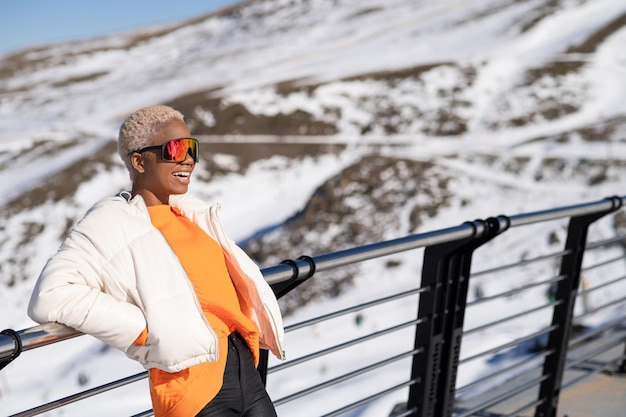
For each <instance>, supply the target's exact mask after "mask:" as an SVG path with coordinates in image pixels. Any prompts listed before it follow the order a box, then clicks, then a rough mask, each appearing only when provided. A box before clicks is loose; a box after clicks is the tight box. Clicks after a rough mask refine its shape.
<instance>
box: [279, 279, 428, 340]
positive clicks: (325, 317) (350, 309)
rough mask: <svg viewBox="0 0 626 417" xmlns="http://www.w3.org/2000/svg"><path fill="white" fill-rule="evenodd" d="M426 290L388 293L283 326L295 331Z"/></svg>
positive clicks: (426, 289) (287, 330)
mask: <svg viewBox="0 0 626 417" xmlns="http://www.w3.org/2000/svg"><path fill="white" fill-rule="evenodd" d="M426 291H429V289H428V288H416V289H412V290H408V291H404V292H401V293H398V294H393V295H390V296H388V297H384V298H379V299H377V300H373V301H369V302H365V303H362V304H359V305H356V306H353V307H348V308H345V309H343V310H339V311H335V312H332V313H328V314H325V315H323V316H318V317H314V318H312V319H309V320H304V321H301V322H299V323H295V324H291V325H288V326H285V333H288V332H292V331H295V330H298V329H302V328H304V327H308V326H312V325H314V324H318V323H322V322H324V321H328V320H331V319H334V318H337V317H341V316H345V315H347V314H349V313H354V312H356V311H361V310H364V309H366V308H369V307H373V306H377V305H380V304H384V303H388V302H391V301H396V300H399V299H401V298H405V297H409V296H411V295H415V294H420V293H422V292H426Z"/></svg>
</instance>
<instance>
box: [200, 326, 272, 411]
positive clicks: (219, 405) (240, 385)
mask: <svg viewBox="0 0 626 417" xmlns="http://www.w3.org/2000/svg"><path fill="white" fill-rule="evenodd" d="M196 417H276V411H275V410H274V405H273V404H272V401H271V400H270V397H269V395H267V391H265V386H264V385H263V381H261V375H260V374H259V372H258V371H257V370H256V368H255V367H254V360H253V358H252V353H251V352H250V349H248V345H246V342H245V341H244V340H243V338H242V337H241V336H240V335H239V333H233V334H231V335H230V336H229V337H228V356H227V358H226V369H225V370H224V383H223V385H222V388H221V389H220V391H219V392H218V393H217V395H216V396H215V398H213V399H212V400H211V401H210V402H209V403H208V404H207V405H205V406H204V408H203V409H202V410H200V412H199V413H198V414H196Z"/></svg>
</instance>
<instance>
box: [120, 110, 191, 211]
mask: <svg viewBox="0 0 626 417" xmlns="http://www.w3.org/2000/svg"><path fill="white" fill-rule="evenodd" d="M188 137H191V134H190V133H189V129H188V128H187V125H186V124H185V122H183V121H182V120H178V119H173V120H172V121H170V122H169V123H167V124H166V125H165V126H164V127H163V128H162V129H160V130H159V131H158V132H157V133H156V134H155V135H154V136H153V137H152V142H151V143H150V144H149V145H148V146H156V145H162V144H164V143H165V142H167V141H168V140H170V139H178V138H188ZM131 162H132V164H133V167H134V168H135V170H136V173H135V178H134V181H133V195H135V194H139V195H141V196H142V197H143V199H144V200H145V202H146V204H147V205H148V206H153V205H157V204H168V201H169V197H170V195H172V194H184V193H186V192H187V189H188V188H189V182H190V180H191V173H192V172H193V169H194V168H195V166H196V164H195V161H194V160H193V158H192V157H191V155H189V154H187V156H186V157H185V160H184V161H182V162H171V161H163V160H162V159H161V151H160V149H154V150H148V151H145V152H142V153H134V154H132V156H131Z"/></svg>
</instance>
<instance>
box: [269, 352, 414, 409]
mask: <svg viewBox="0 0 626 417" xmlns="http://www.w3.org/2000/svg"><path fill="white" fill-rule="evenodd" d="M423 351H424V349H423V348H420V349H413V350H411V351H408V352H404V353H401V354H399V355H396V356H392V357H391V358H388V359H385V360H382V361H379V362H376V363H373V364H371V365H368V366H364V367H362V368H359V369H357V370H355V371H352V372H348V373H345V374H343V375H341V376H338V377H336V378H333V379H330V380H328V381H325V382H322V383H320V384H317V385H314V386H312V387H309V388H307V389H304V390H301V391H298V392H295V393H293V394H290V395H287V396H285V397H283V398H280V399H278V400H276V401H274V405H276V406H279V405H283V404H285V403H288V402H290V401H293V400H295V399H298V398H302V397H304V396H306V395H308V394H312V393H314V392H317V391H320V390H322V389H324V388H328V387H330V386H333V385H337V384H339V383H341V382H345V381H348V380H350V379H352V378H355V377H357V376H360V375H363V374H365V373H367V372H370V371H373V370H375V369H378V368H380V367H383V366H386V365H390V364H392V363H394V362H397V361H399V360H402V359H406V358H410V357H412V356H414V355H417V354H419V353H423Z"/></svg>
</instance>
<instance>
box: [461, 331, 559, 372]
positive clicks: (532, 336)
mask: <svg viewBox="0 0 626 417" xmlns="http://www.w3.org/2000/svg"><path fill="white" fill-rule="evenodd" d="M558 328H559V326H558V325H554V324H553V325H552V326H550V327H546V328H545V329H541V330H539V331H537V332H535V333H531V334H529V335H528V336H524V337H520V338H517V339H515V340H512V341H510V342H508V343H505V344H503V345H499V346H496V347H494V348H491V349H487V350H485V351H482V352H480V353H477V354H475V355H472V356H468V357H467V358H463V359H461V360H460V361H459V364H460V363H465V362H470V361H473V360H474V359H478V358H480V357H481V356H485V355H488V354H490V353H495V352H499V351H501V350H504V349H506V348H510V347H513V346H517V345H520V344H522V343H524V342H528V341H529V340H533V339H536V338H537V337H539V336H541V335H544V334H546V333H550V332H551V331H554V330H556V329H558Z"/></svg>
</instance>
